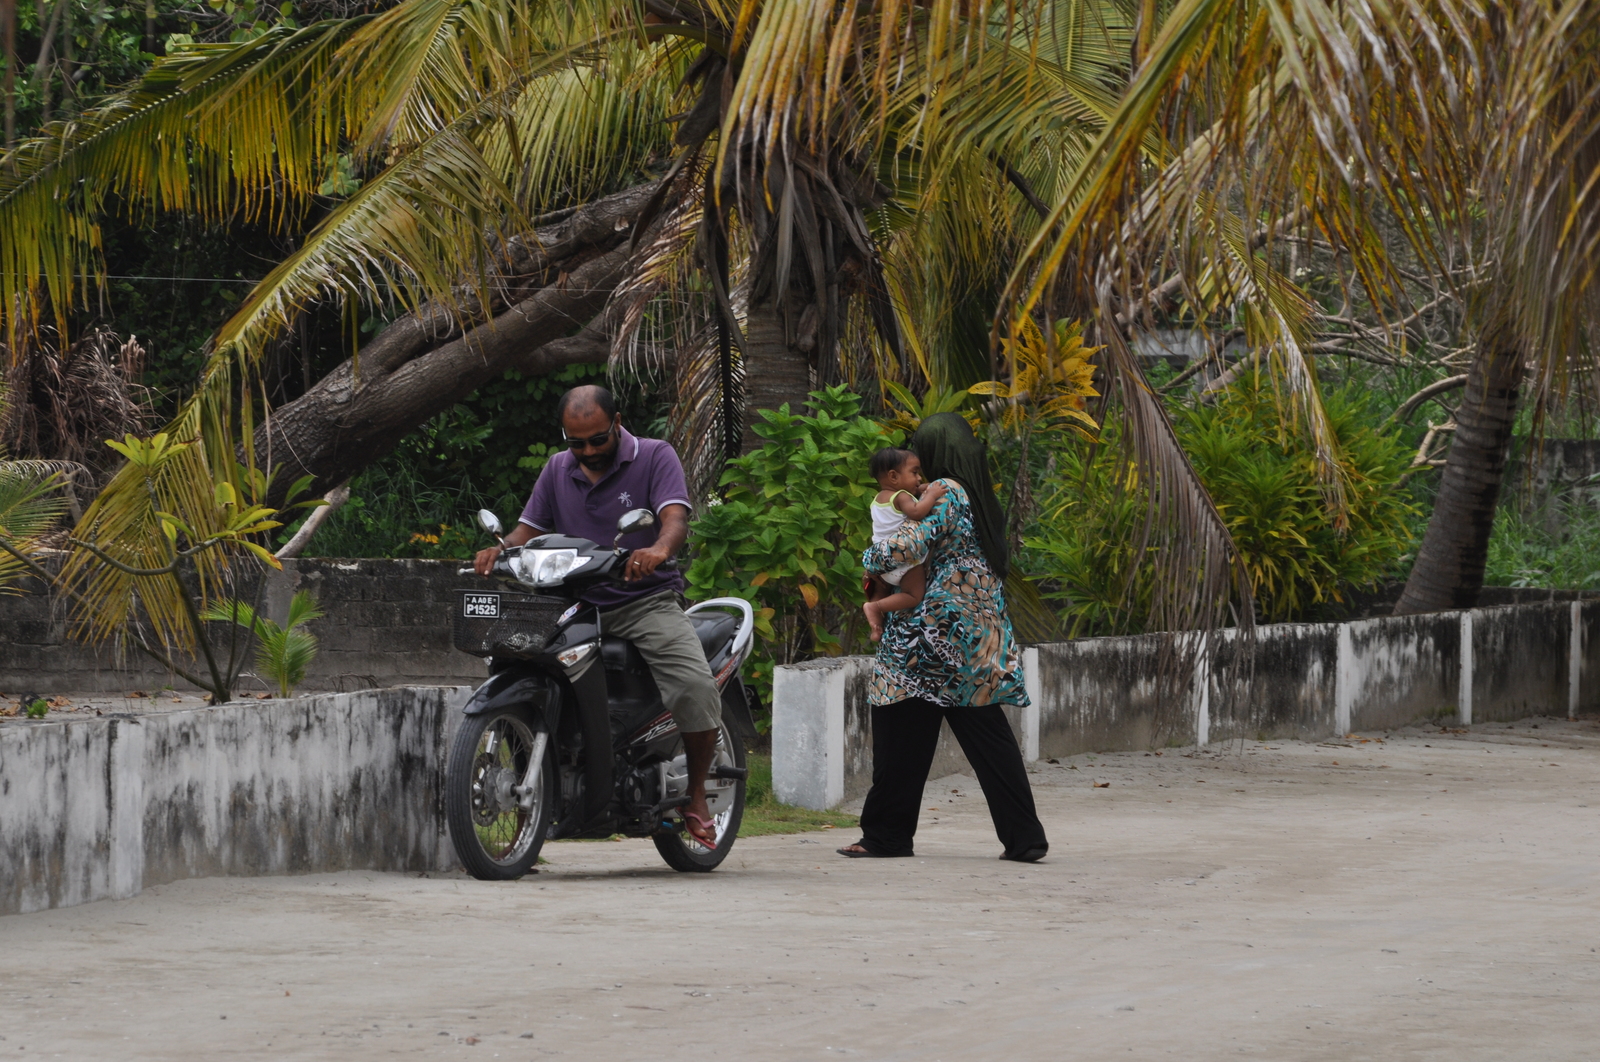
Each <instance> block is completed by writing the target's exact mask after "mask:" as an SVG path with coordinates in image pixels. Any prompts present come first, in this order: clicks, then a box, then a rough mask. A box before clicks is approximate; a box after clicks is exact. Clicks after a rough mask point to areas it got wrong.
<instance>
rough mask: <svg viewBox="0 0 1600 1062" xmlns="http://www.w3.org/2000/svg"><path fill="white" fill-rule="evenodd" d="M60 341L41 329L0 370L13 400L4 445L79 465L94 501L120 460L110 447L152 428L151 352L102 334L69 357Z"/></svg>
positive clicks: (0, 432) (1, 416) (2, 422)
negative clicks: (147, 357)
mask: <svg viewBox="0 0 1600 1062" xmlns="http://www.w3.org/2000/svg"><path fill="white" fill-rule="evenodd" d="M56 340H57V333H56V331H55V329H54V328H53V327H51V326H48V325H46V326H44V327H42V328H40V329H39V330H38V331H37V332H35V333H34V335H33V336H32V337H31V338H27V339H24V340H23V342H22V343H21V344H20V346H19V349H18V352H17V355H16V356H15V357H11V358H8V364H7V366H6V367H5V368H4V369H3V370H0V384H3V387H4V390H5V393H6V397H7V401H6V402H5V403H4V404H3V406H0V446H4V447H6V448H8V449H9V450H10V451H11V452H12V453H13V454H17V455H21V456H28V457H39V458H44V457H48V458H51V459H55V460H60V461H64V462H67V463H69V464H71V465H73V467H74V469H75V470H76V472H75V473H74V475H73V477H72V479H73V485H74V487H75V488H77V489H78V490H87V491H88V492H89V493H91V494H92V493H93V491H94V488H95V487H96V485H97V484H96V479H97V478H98V477H99V476H100V475H102V474H104V473H105V472H106V471H107V470H108V469H109V467H110V465H111V464H112V463H113V461H114V460H115V459H116V455H115V454H114V453H113V452H112V451H110V450H108V449H107V448H106V446H105V440H106V439H107V438H116V437H119V436H122V435H125V434H128V433H129V432H133V433H140V432H142V431H144V430H145V428H146V427H147V426H148V424H149V423H150V420H151V410H150V396H149V393H148V392H147V390H146V389H145V388H144V387H143V386H142V385H141V384H140V383H139V376H140V373H141V372H142V371H143V368H144V354H145V352H144V348H143V347H142V346H140V344H139V342H138V340H137V338H136V337H129V338H128V339H127V340H122V339H120V338H119V337H117V336H115V335H113V334H111V333H109V332H105V331H101V330H96V331H92V332H90V333H88V334H87V335H84V336H81V337H80V338H79V339H78V340H77V342H75V343H73V344H72V346H71V347H69V348H68V349H67V350H65V351H62V350H59V349H57V346H56ZM5 357H6V352H5V351H4V348H0V358H5ZM91 470H92V471H91ZM79 515H81V514H79Z"/></svg>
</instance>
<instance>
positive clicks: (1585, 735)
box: [0, 719, 1600, 1062]
mask: <svg viewBox="0 0 1600 1062" xmlns="http://www.w3.org/2000/svg"><path fill="white" fill-rule="evenodd" d="M1363 739H1365V740H1363ZM1035 771H1036V773H1035V774H1034V781H1035V783H1036V791H1037V796H1038V800H1039V804H1040V810H1041V814H1042V816H1043V818H1044V820H1045V824H1046V826H1047V828H1048V829H1049V831H1050V835H1051V842H1052V845H1053V847H1052V850H1051V854H1050V857H1049V858H1048V859H1047V860H1046V861H1045V862H1044V863H1041V864H1039V865H1036V866H1018V865H1016V864H1012V863H1003V862H1000V861H998V860H996V859H995V855H996V854H997V852H998V847H997V845H996V843H995V841H994V836H993V833H992V831H991V829H990V827H989V823H988V817H987V812H986V810H985V807H984V804H983V799H982V795H981V794H980V793H979V792H978V790H977V788H976V786H975V785H974V784H973V783H972V782H971V781H970V780H969V779H964V778H960V777H957V778H952V779H944V780H942V781H941V782H938V783H935V784H931V785H930V786H929V789H928V802H927V805H926V806H927V807H928V808H929V809H930V810H928V811H925V812H924V815H923V826H922V831H921V833H919V835H918V840H917V850H918V855H917V858H915V859H903V860H845V859H842V858H840V857H838V856H836V855H834V854H833V849H834V847H835V846H836V845H838V844H840V843H844V842H846V841H849V840H853V839H854V837H853V835H850V836H841V832H842V831H834V832H825V833H812V834H804V835H799V836H788V837H761V838H745V839H743V840H741V841H739V842H738V845H737V847H736V849H735V850H734V852H733V854H732V855H731V856H730V858H729V860H728V862H727V863H726V864H725V865H724V867H723V868H722V869H721V870H720V871H718V872H717V873H715V874H711V875H696V876H693V877H690V876H685V875H679V874H675V873H673V872H672V871H670V870H668V869H667V868H666V867H665V865H663V864H662V863H661V862H660V860H659V858H658V857H657V856H656V854H655V850H654V849H653V848H652V847H651V846H650V845H649V843H648V842H637V841H629V842H622V843H604V842H601V843H567V844H555V845H551V846H549V847H548V848H547V849H546V854H547V856H548V857H549V859H550V860H551V862H550V864H549V865H548V866H546V867H544V868H543V870H542V872H541V873H539V874H537V875H535V876H530V877H528V878H526V879H524V880H523V881H520V882H515V883H507V884H493V885H491V884H484V883H480V882H474V881H471V880H468V879H466V878H464V877H460V876H448V875H445V876H438V875H436V876H427V877H421V876H408V875H400V874H379V873H349V874H331V875H312V876H306V877H288V878H260V879H239V878H234V879H211V880H203V881H190V882H180V883H175V884H171V885H165V886H161V887H157V888H152V889H149V890H147V891H146V892H145V893H144V894H143V895H141V896H139V897H136V898H134V899H131V900H126V901H113V902H104V903H96V904H91V905H87V906H84V907H77V908H71V909H66V910H61V911H47V912H39V913H36V914H30V915H21V916H14V917H10V918H0V1058H5V1057H10V1058H38V1057H45V1058H68V1059H95V1060H121V1059H162V1060H168V1059H171V1060H184V1059H207V1060H210V1059H226V1058H252V1059H256V1058H260V1059H268V1058H270V1059H388V1058H441V1059H448V1058H462V1059H472V1060H487V1059H490V1058H503V1059H508V1060H510V1059H518V1060H528V1059H542V1058H547V1057H555V1056H565V1057H569V1058H579V1059H607V1060H609V1059H629V1060H641V1062H642V1060H646V1059H648V1060H651V1062H657V1060H676V1059H691V1058H693V1059H701V1058H726V1059H735V1058H738V1059H756V1060H769V1059H782V1060H787V1059H826V1058H861V1059H873V1060H878V1059H882V1060H891V1059H893V1060H899V1059H905V1060H917V1062H923V1060H927V1062H937V1060H956V1059H983V1060H987V1059H1086V1060H1094V1062H1106V1060H1110V1059H1115V1058H1129V1059H1144V1058H1166V1057H1174V1058H1187V1059H1211V1058H1253V1059H1272V1060H1298V1059H1340V1060H1358V1059H1440V1060H1445V1059H1448V1060H1451V1062H1459V1060H1464V1059H1485V1060H1487V1059H1496V1060H1499V1059H1518V1060H1521V1059H1574V1060H1577V1059H1582V1060H1586V1062H1587V1060H1593V1059H1596V1058H1600V952H1597V951H1596V949H1597V948H1600V829H1597V827H1600V788H1597V785H1600V724H1596V723H1594V722H1578V723H1568V722H1566V721H1564V720H1563V721H1557V720H1550V719H1543V720H1527V721H1524V722H1522V723H1518V724H1516V725H1514V726H1507V725H1504V724H1490V725H1482V726H1478V727H1475V728H1472V729H1471V730H1470V731H1463V732H1441V731H1439V730H1437V729H1427V730H1408V731H1402V732H1396V733H1393V734H1390V735H1387V736H1386V735H1382V734H1367V735H1361V736H1360V737H1355V738H1348V739H1344V740H1341V741H1338V742H1329V743H1324V744H1302V743H1296V742H1280V743H1274V744H1260V743H1256V742H1249V743H1245V744H1234V745H1229V746H1223V747H1212V748H1210V749H1207V750H1204V751H1199V752H1197V751H1196V750H1193V749H1173V750H1166V751H1165V752H1164V753H1163V754H1162V755H1159V756H1158V755H1146V754H1142V753H1131V754H1112V755H1102V756H1095V757H1086V756H1085V757H1076V758H1074V759H1072V760H1070V761H1065V762H1063V763H1061V764H1049V763H1041V764H1038V765H1036V768H1035ZM1103 782H1108V783H1110V784H1109V786H1106V787H1103V788H1102V787H1096V785H1095V783H1103Z"/></svg>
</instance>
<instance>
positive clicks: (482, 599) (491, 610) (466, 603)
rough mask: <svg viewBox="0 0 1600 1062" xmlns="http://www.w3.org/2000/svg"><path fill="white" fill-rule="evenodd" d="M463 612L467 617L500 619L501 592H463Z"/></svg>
mask: <svg viewBox="0 0 1600 1062" xmlns="http://www.w3.org/2000/svg"><path fill="white" fill-rule="evenodd" d="M461 614H462V615H463V616H465V617H466V618H467V619H499V618H500V595H499V594H462V595H461Z"/></svg>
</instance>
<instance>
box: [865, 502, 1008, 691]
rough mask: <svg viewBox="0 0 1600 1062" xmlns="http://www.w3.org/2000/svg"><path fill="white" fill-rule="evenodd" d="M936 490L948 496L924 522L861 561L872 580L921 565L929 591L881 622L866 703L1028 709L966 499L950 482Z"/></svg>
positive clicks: (1002, 602)
mask: <svg viewBox="0 0 1600 1062" xmlns="http://www.w3.org/2000/svg"><path fill="white" fill-rule="evenodd" d="M939 482H941V483H943V484H944V485H945V487H946V488H947V489H948V490H949V493H948V494H946V495H945V496H944V497H943V498H942V499H941V500H940V501H939V503H938V504H937V505H935V506H934V507H933V512H931V513H929V514H928V516H927V519H925V520H921V521H917V520H907V521H906V523H905V526H904V527H902V528H901V529H900V530H899V532H897V533H896V534H895V535H894V537H892V538H890V539H888V540H887V541H884V542H880V543H877V544H876V545H873V546H871V547H869V548H868V549H867V551H866V553H865V554H863V555H862V558H861V563H862V564H863V565H865V566H866V569H867V571H868V572H871V573H872V574H874V575H878V574H882V573H883V572H886V571H889V570H890V569H892V568H897V567H899V566H900V565H902V564H923V565H925V568H924V571H925V572H926V574H927V587H928V589H927V591H926V592H925V593H924V594H923V597H922V604H921V605H920V606H918V607H917V608H914V609H907V610H905V611H903V612H891V613H889V614H888V615H887V616H885V617H884V618H885V623H884V631H883V640H882V641H880V642H879V643H878V656H877V659H876V660H875V661H874V663H873V666H872V682H871V684H870V685H869V686H868V689H867V702H868V703H869V704H874V705H878V704H893V703H894V702H896V701H903V700H906V699H908V698H911V697H920V698H922V699H923V700H926V701H932V702H933V703H934V704H938V705H942V706H944V707H947V708H954V707H961V706H968V705H970V706H978V705H985V704H1020V705H1026V704H1027V703H1028V693H1027V690H1026V689H1025V688H1024V686H1023V676H1022V656H1021V654H1020V653H1018V652H1017V642H1016V638H1015V637H1013V635H1012V633H1011V620H1010V618H1009V617H1008V616H1007V614H1006V599H1005V591H1004V589H1003V588H1002V585H1001V582H1000V580H999V579H997V578H995V575H994V572H993V571H991V570H990V568H989V563H988V561H986V560H985V559H984V556H983V550H982V548H981V547H980V546H979V545H978V536H977V534H976V533H975V532H974V531H973V527H972V506H971V503H970V502H968V501H967V492H966V491H965V490H964V489H963V488H962V486H961V484H959V483H957V482H956V481H955V480H953V479H945V480H939Z"/></svg>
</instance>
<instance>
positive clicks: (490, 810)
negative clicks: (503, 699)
mask: <svg viewBox="0 0 1600 1062" xmlns="http://www.w3.org/2000/svg"><path fill="white" fill-rule="evenodd" d="M533 750H534V735H533V730H532V729H531V728H530V727H529V726H528V725H527V723H525V722H523V721H522V720H521V719H517V718H515V717H512V716H501V717H500V718H498V719H496V720H494V721H493V722H492V723H490V724H489V725H488V726H487V727H485V728H484V730H483V734H482V735H481V736H480V737H479V738H478V747H477V749H476V750H475V752H474V755H473V758H472V778H471V785H472V829H473V833H474V835H476V837H477V840H478V847H479V848H481V849H483V854H484V855H486V856H488V857H489V859H490V860H492V861H493V862H495V863H498V864H500V865H502V866H504V865H509V864H512V863H515V862H517V861H518V860H519V859H521V858H522V857H523V856H524V855H526V854H527V852H528V849H529V847H531V846H532V845H533V843H534V842H535V841H536V840H537V839H538V838H537V833H538V830H537V825H538V823H539V820H540V813H541V812H542V811H543V810H544V809H543V802H544V789H545V787H544V785H543V781H542V779H541V780H540V782H539V783H538V784H535V785H534V787H533V789H534V791H533V799H532V800H531V801H530V802H528V803H527V804H526V805H524V803H523V800H522V798H521V796H520V795H519V794H517V793H516V792H514V789H515V787H518V786H520V785H521V784H522V779H523V777H524V776H525V775H526V774H527V772H528V758H529V756H530V755H531V754H532V753H533Z"/></svg>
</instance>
